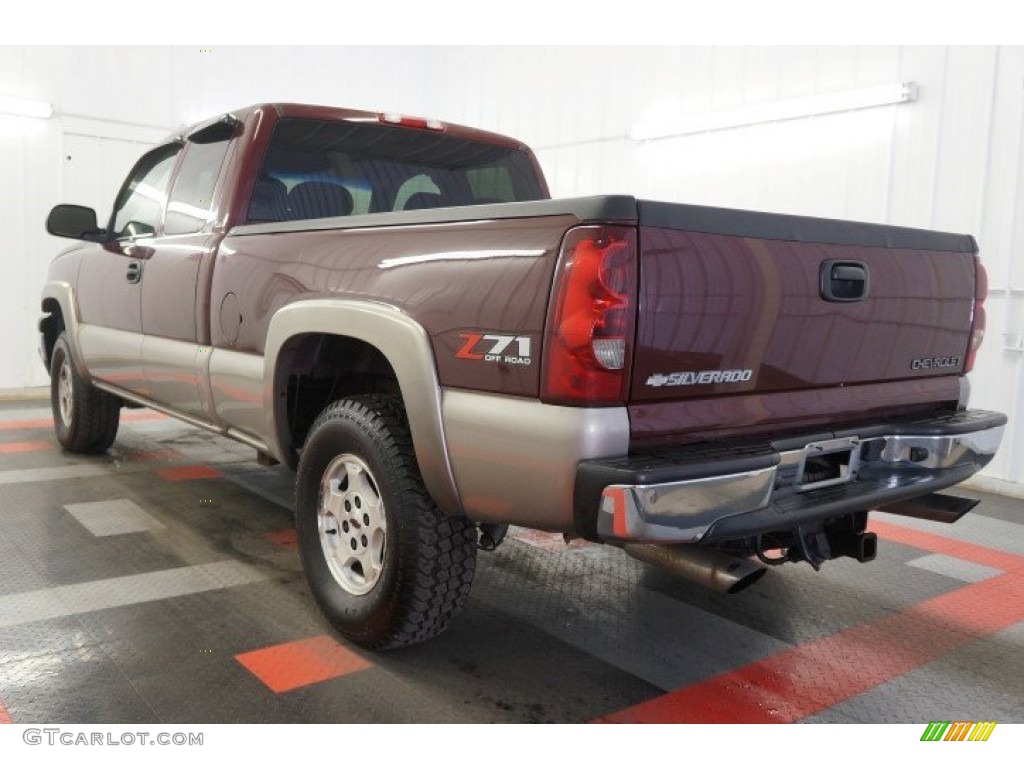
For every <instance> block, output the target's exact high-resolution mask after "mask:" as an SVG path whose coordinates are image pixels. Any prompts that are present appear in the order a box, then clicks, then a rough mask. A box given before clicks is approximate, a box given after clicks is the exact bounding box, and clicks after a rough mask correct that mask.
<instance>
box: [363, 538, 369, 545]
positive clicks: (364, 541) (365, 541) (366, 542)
mask: <svg viewBox="0 0 1024 768" xmlns="http://www.w3.org/2000/svg"><path fill="white" fill-rule="evenodd" d="M368 543H369V542H368V541H367V540H366V536H363V546H364V547H365V546H366V545H367V544H368Z"/></svg>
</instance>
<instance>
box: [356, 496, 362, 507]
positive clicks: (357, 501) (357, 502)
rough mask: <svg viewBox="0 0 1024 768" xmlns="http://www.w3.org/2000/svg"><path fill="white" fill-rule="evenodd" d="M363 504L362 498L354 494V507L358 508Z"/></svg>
mask: <svg viewBox="0 0 1024 768" xmlns="http://www.w3.org/2000/svg"><path fill="white" fill-rule="evenodd" d="M362 506H363V500H362V499H361V498H359V497H358V496H356V509H360V508H361V507H362Z"/></svg>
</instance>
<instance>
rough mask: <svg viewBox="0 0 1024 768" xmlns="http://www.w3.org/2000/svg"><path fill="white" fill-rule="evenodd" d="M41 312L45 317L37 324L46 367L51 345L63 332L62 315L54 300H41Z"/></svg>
mask: <svg viewBox="0 0 1024 768" xmlns="http://www.w3.org/2000/svg"><path fill="white" fill-rule="evenodd" d="M43 312H44V313H46V317H44V318H43V319H42V321H41V322H40V323H39V330H40V332H41V333H42V334H43V349H44V351H45V352H46V365H47V366H49V365H50V358H51V357H52V356H53V345H54V344H56V343H57V337H58V336H60V334H61V331H63V330H64V313H63V312H62V311H61V308H60V302H59V301H57V300H56V299H43Z"/></svg>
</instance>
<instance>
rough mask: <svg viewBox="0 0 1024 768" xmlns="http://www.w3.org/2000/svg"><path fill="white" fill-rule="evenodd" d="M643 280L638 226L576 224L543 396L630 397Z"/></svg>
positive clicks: (563, 265) (552, 319)
mask: <svg viewBox="0 0 1024 768" xmlns="http://www.w3.org/2000/svg"><path fill="white" fill-rule="evenodd" d="M636 284H637V261H636V230H634V229H632V228H631V227H615V226H602V227H577V228H576V229H571V230H569V232H568V233H567V234H566V236H565V240H564V241H563V243H562V253H561V256H560V258H559V260H558V268H557V271H556V273H555V287H554V291H553V292H552V302H551V309H550V312H549V315H548V324H547V328H546V329H545V335H544V340H545V343H544V364H543V368H542V370H541V399H542V400H544V401H545V402H549V403H564V404H571V405H610V404H614V403H623V402H625V401H626V398H627V393H628V390H629V369H630V367H631V362H632V353H633V334H634V329H635V327H636Z"/></svg>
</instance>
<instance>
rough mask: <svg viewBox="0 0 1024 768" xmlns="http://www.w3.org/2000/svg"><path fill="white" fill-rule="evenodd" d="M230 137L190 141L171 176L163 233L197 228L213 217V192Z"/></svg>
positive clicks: (181, 232)
mask: <svg viewBox="0 0 1024 768" xmlns="http://www.w3.org/2000/svg"><path fill="white" fill-rule="evenodd" d="M230 143H231V142H229V141H217V142H214V143H212V144H195V143H191V142H190V143H189V145H188V149H186V150H185V158H184V159H183V160H182V161H181V168H180V169H179V170H178V175H177V176H176V177H175V179H174V188H173V189H172V190H171V199H170V202H169V203H168V205H167V220H166V221H165V222H164V234H166V235H182V234H185V233H187V232H198V231H200V230H201V229H202V228H203V227H205V226H206V224H207V223H208V222H209V221H210V220H211V218H212V217H213V192H214V189H215V188H216V186H217V177H218V176H220V168H221V166H222V165H223V164H224V157H225V155H227V151H228V146H229V145H230Z"/></svg>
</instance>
